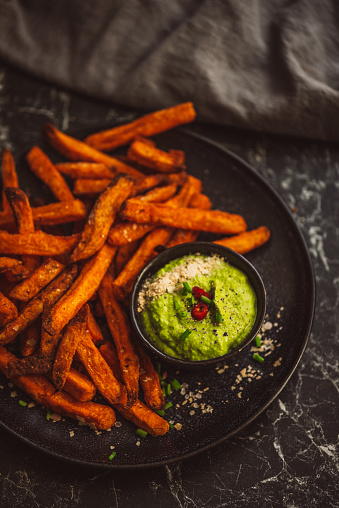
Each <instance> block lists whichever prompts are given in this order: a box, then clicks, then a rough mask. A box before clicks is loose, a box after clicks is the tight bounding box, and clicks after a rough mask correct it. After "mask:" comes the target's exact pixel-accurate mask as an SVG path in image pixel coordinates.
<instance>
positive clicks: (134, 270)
mask: <svg viewBox="0 0 339 508" xmlns="http://www.w3.org/2000/svg"><path fill="white" fill-rule="evenodd" d="M172 233H173V230H172V229H170V228H157V229H154V230H153V231H151V232H150V233H149V234H148V235H147V236H146V238H145V239H144V240H143V242H142V243H141V245H140V246H139V248H138V249H137V251H136V252H135V254H134V255H133V257H132V258H131V259H130V260H129V262H128V263H127V265H126V266H125V268H124V269H123V270H122V272H120V274H119V275H118V277H117V278H116V279H115V281H114V283H113V288H114V294H115V295H116V297H117V298H118V299H119V300H122V301H123V300H124V299H125V298H127V297H129V295H130V292H131V291H132V287H133V284H134V281H135V279H136V277H137V275H138V273H139V272H140V270H141V269H142V268H143V267H144V266H145V264H146V263H148V261H150V260H151V259H152V258H153V257H154V256H156V255H157V251H156V250H155V248H156V247H157V246H158V245H166V243H167V242H168V240H169V239H170V237H171V235H172Z"/></svg>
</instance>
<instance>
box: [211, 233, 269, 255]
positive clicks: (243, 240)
mask: <svg viewBox="0 0 339 508" xmlns="http://www.w3.org/2000/svg"><path fill="white" fill-rule="evenodd" d="M270 236H271V233H270V231H269V229H268V228H267V227H266V226H261V227H259V228H257V229H252V231H246V232H245V233H241V234H239V235H235V236H231V237H229V238H223V239H221V240H216V241H215V242H214V243H217V244H219V245H224V246H225V247H228V248H229V249H232V250H235V251H236V252H238V253H239V254H246V252H249V251H251V250H253V249H256V248H257V247H260V246H261V245H263V244H264V243H266V242H267V241H268V240H269V238H270Z"/></svg>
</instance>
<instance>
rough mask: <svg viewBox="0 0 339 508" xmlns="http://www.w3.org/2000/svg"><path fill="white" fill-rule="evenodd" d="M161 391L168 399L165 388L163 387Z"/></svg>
mask: <svg viewBox="0 0 339 508" xmlns="http://www.w3.org/2000/svg"><path fill="white" fill-rule="evenodd" d="M161 391H162V394H163V396H164V397H166V395H167V390H166V388H165V387H164V386H162V387H161Z"/></svg>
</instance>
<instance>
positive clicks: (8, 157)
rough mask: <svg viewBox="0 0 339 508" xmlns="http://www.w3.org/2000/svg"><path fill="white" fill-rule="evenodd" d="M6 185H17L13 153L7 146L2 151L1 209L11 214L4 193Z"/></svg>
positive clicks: (14, 186)
mask: <svg viewBox="0 0 339 508" xmlns="http://www.w3.org/2000/svg"><path fill="white" fill-rule="evenodd" d="M6 187H13V188H18V187H19V182H18V175H17V173H16V169H15V163H14V159H13V155H12V154H11V152H10V151H9V150H8V148H5V149H4V151H3V152H2V210H3V211H4V212H5V213H9V214H10V215H12V211H11V207H10V205H9V203H8V201H7V197H6V194H5V189H6Z"/></svg>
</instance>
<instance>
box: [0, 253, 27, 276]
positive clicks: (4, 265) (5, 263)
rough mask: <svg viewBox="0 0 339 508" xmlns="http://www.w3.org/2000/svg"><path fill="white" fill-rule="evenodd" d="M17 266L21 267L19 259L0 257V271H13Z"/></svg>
mask: <svg viewBox="0 0 339 508" xmlns="http://www.w3.org/2000/svg"><path fill="white" fill-rule="evenodd" d="M18 267H22V261H20V259H14V258H7V257H5V256H3V257H0V273H2V272H7V271H11V272H15V270H16V269H17V268H18Z"/></svg>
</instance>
